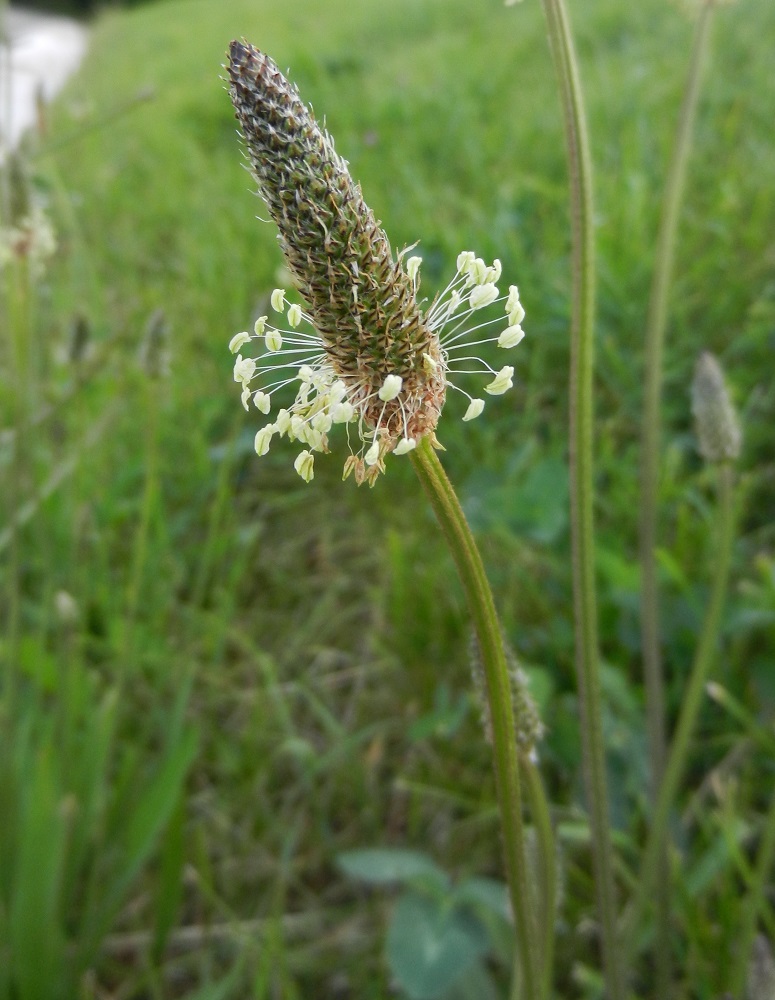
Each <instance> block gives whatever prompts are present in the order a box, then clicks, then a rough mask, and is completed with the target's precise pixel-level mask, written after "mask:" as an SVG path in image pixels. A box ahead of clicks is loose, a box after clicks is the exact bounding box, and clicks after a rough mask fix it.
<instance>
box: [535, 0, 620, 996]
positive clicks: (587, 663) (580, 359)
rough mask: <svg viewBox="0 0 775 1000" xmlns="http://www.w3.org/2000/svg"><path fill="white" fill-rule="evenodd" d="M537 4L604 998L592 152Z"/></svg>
mask: <svg viewBox="0 0 775 1000" xmlns="http://www.w3.org/2000/svg"><path fill="white" fill-rule="evenodd" d="M543 7H544V13H545V15H546V23H547V27H548V33H549V45H550V48H551V51H552V57H553V59H554V65H555V71H556V73H557V80H558V85H559V91H560V98H561V103H562V108H563V116H564V120H565V132H566V141H567V153H568V171H569V176H570V194H571V226H572V256H573V324H572V331H571V370H570V478H571V534H572V554H573V555H572V557H573V605H574V618H575V624H576V675H577V678H578V687H579V704H580V709H581V719H582V727H581V735H582V745H583V753H584V783H585V787H586V795H587V800H588V808H589V813H590V824H591V833H592V853H593V862H594V867H595V885H596V889H597V903H598V911H599V914H600V924H601V930H602V939H603V962H604V966H605V979H606V987H607V991H608V996H609V997H610V1000H621V998H622V997H623V996H624V978H623V974H622V970H621V966H620V961H621V959H620V954H619V950H618V946H617V933H616V899H615V890H614V876H613V850H612V846H611V832H610V829H609V813H608V790H607V783H606V773H605V746H604V741H603V726H602V713H601V694H600V672H599V664H598V636H597V603H596V595H595V579H594V519H593V510H592V505H593V501H594V491H593V475H592V473H593V449H592V436H593V419H594V414H593V385H592V378H593V371H594V320H595V245H594V210H593V201H592V158H591V155H590V150H589V139H588V136H587V123H586V115H585V112H584V100H583V95H582V91H581V82H580V79H579V73H578V67H577V63H576V55H575V52H574V48H573V38H572V35H571V29H570V24H569V21H568V16H567V13H566V11H565V6H564V4H563V2H562V0H543Z"/></svg>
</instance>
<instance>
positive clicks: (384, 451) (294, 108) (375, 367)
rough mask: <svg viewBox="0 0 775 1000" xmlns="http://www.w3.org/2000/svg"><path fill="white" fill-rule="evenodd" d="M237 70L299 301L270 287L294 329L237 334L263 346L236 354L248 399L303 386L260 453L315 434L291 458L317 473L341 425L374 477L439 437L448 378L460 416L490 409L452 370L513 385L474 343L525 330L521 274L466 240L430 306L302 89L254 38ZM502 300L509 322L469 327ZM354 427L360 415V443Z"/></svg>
mask: <svg viewBox="0 0 775 1000" xmlns="http://www.w3.org/2000/svg"><path fill="white" fill-rule="evenodd" d="M228 74H229V82H230V95H231V99H232V103H233V104H234V108H235V110H236V115H237V119H238V121H239V124H240V127H241V130H242V133H243V136H244V139H245V145H246V148H247V154H248V158H249V160H250V165H251V169H252V173H253V176H254V177H255V179H256V182H257V184H258V190H259V194H260V195H261V197H262V198H263V199H264V201H265V202H266V206H267V209H268V211H269V214H270V216H271V217H272V220H273V221H274V222H275V224H276V225H277V227H278V229H279V236H278V239H279V243H280V247H281V249H282V251H283V254H284V255H285V259H286V262H287V265H288V269H289V271H290V274H291V277H292V280H293V284H294V285H295V288H296V289H297V290H298V293H299V295H300V296H301V298H302V300H303V303H304V305H303V306H302V305H300V304H298V303H289V302H288V300H287V298H286V290H285V289H279V288H278V289H275V291H274V292H273V294H272V298H271V306H272V309H273V311H274V312H276V313H277V314H279V315H282V316H284V317H285V320H286V322H287V328H284V329H281V328H279V327H277V326H273V325H271V324H270V323H269V317H268V316H261V317H260V318H259V319H258V320H257V322H256V324H255V326H254V329H253V331H252V333H248V332H244V333H238V334H237V335H236V336H234V337H233V338H232V340H231V343H230V345H229V346H230V349H231V350H232V352H233V353H237V352H238V351H241V350H242V349H243V348H244V347H245V345H246V344H248V343H252V342H257V344H258V345H259V349H260V351H261V353H260V354H259V356H258V357H257V358H252V357H243V355H242V353H240V354H239V355H238V357H237V360H236V362H235V366H234V380H235V381H236V382H238V383H240V384H241V386H242V403H243V405H244V406H245V408H246V409H248V408H249V405H250V401H251V400H252V402H253V405H254V406H255V407H256V408H257V409H258V410H259V412H261V413H264V414H269V413H270V412H271V411H272V402H273V401H272V396H273V395H274V393H275V392H277V391H282V390H284V389H286V387H288V386H294V387H295V389H296V394H295V399H294V401H293V403H292V404H291V405H290V406H289V407H288V408H285V409H280V410H278V411H277V413H276V416H275V418H274V420H273V421H272V422H270V423H268V424H266V425H265V426H264V427H262V428H261V429H260V430H259V431H258V433H257V434H256V442H255V446H256V451H257V453H258V454H259V455H263V454H266V452H267V451H268V450H269V446H270V444H271V441H272V438H273V437H274V435H275V434H277V435H278V436H283V435H285V436H287V437H288V438H289V439H290V440H294V441H300V442H301V443H302V444H304V445H307V449H306V450H304V451H302V452H301V453H300V454H299V455H298V456H297V458H296V461H295V468H296V471H297V472H298V473H299V475H300V476H301V477H302V478H303V479H305V480H306V481H307V482H309V480H310V479H312V477H313V474H314V455H313V453H314V452H327V451H328V450H329V443H328V438H329V433H330V432H331V430H332V428H333V427H334V426H335V425H336V424H345V425H347V431H348V434H347V436H348V441H350V456H349V457H348V459H347V461H346V462H345V467H344V474H345V477H346V476H347V475H349V474H350V473H354V474H355V479H356V480H357V482H359V483H361V482H363V481H364V480H366V481H368V482H369V483H371V484H373V483H374V480H375V479H376V477H377V476H378V475H379V473H380V472H382V471H384V459H385V456H386V455H388V454H389V453H390V452H393V454H395V455H402V454H406V453H407V452H409V451H411V450H412V449H413V448H415V447H416V445H417V442H418V441H419V440H420V439H421V438H423V437H425V436H430V440H431V441H432V443H434V444H436V436H435V429H436V425H437V423H438V420H439V416H440V415H441V411H442V408H443V406H444V402H445V398H446V393H447V389H448V388H449V387H452V388H454V389H457V390H459V391H460V392H462V393H463V394H464V395H465V396H467V397H468V399H469V405H468V408H467V410H466V413H465V416H464V417H463V419H464V420H472V419H474V418H475V417H477V416H479V414H480V413H481V412H482V410H483V409H484V400H483V399H480V398H474V397H473V396H471V395H469V393H467V392H465V390H463V389H462V388H460V387H459V386H458V385H456V384H455V383H454V382H453V381H452V376H453V375H456V374H484V375H486V376H489V377H490V379H491V380H490V381H489V383H488V384H487V385H485V386H484V390H485V392H487V393H489V394H490V395H501V394H503V393H504V392H506V391H507V390H508V389H510V388H511V386H512V384H513V382H512V377H513V375H514V369H513V367H512V366H510V365H505V366H503V367H502V368H500V370H497V371H496V369H494V368H493V367H491V366H490V365H489V364H488V363H487V362H486V361H484V360H482V359H481V358H479V357H474V356H471V355H470V354H469V353H466V352H468V350H469V349H470V348H471V347H472V346H475V345H479V344H484V343H489V342H495V343H497V344H498V345H499V346H500V347H502V348H504V349H508V348H511V347H515V346H516V345H517V344H518V343H519V342H520V341H521V340H522V337H523V336H524V334H523V331H522V327H521V323H522V320H523V318H524V315H525V311H524V309H523V308H522V304H521V302H520V300H519V292H518V290H517V287H516V286H515V285H512V286H510V288H509V292H508V294H507V295H503V296H501V295H500V293H499V290H498V286H497V282H498V280H499V278H500V274H501V266H500V262H499V261H497V260H496V261H494V262H493V264H492V265H490V266H488V265H486V264H485V263H484V261H483V260H481V259H480V258H477V257H476V256H475V254H474V253H472V252H470V251H464V252H463V253H461V254H460V255H459V257H458V260H457V272H456V274H455V277H454V278H453V279H452V281H451V282H450V283H449V285H447V287H446V288H445V289H444V291H443V292H441V293H440V294H439V295H437V296H436V297H435V298H434V299H433V302H432V303H431V304H430V306H429V307H428V308H427V309H423V305H424V302H420V301H418V298H417V293H418V290H419V270H420V265H421V258H420V257H416V256H415V257H408V259H406V260H405V258H406V256H407V251H402V252H401V253H399V254H397V255H394V254H393V251H392V249H391V246H390V242H389V240H388V238H387V236H386V234H385V232H384V231H383V230H382V228H381V226H380V224H379V222H378V221H377V220H376V219H375V217H374V213H373V212H372V211H371V209H370V208H369V207H368V206H367V205H366V203H365V202H364V200H363V195H362V194H361V189H360V187H359V186H358V185H357V184H355V183H354V181H353V179H352V178H351V176H350V173H349V171H348V169H347V164H346V162H345V161H344V160H343V159H342V158H341V157H340V156H339V155H338V153H337V152H336V150H335V149H334V143H333V139H332V138H331V136H330V135H328V133H327V132H325V131H324V130H322V129H321V128H320V127H319V126H318V124H317V122H316V121H315V118H314V116H313V114H312V112H311V111H310V109H309V108H307V107H306V105H305V104H303V102H302V101H301V98H300V97H299V93H298V91H297V89H296V88H295V87H294V86H293V85H292V84H290V83H289V82H288V81H287V80H286V79H285V77H284V76H283V75H282V73H281V72H280V71H279V69H278V68H277V66H276V65H275V64H274V63H273V62H272V60H271V59H269V57H268V56H266V55H264V54H263V53H262V52H260V51H259V50H258V49H256V48H254V47H253V46H252V45H249V44H248V43H246V42H238V41H234V42H232V43H231V46H230V48H229V64H228ZM494 303H505V308H504V311H505V313H506V321H505V323H504V320H503V318H500V319H492V320H489V321H486V322H482V323H479V322H475V323H474V324H473V325H471V323H470V319H471V316H472V315H473V314H474V313H476V312H478V311H479V310H481V309H485V308H486V307H488V306H490V305H492V304H494ZM501 317H502V314H501ZM493 323H498V324H500V325H501V326H504V329H503V330H502V331H501V332H500V334H498V335H496V336H492V337H487V336H484V337H477V338H476V339H474V340H473V341H472V340H471V339H470V335H471V334H479V333H480V332H481V331H482V330H483V329H485V328H486V327H489V326H491V325H492V324H493ZM461 352H462V353H461ZM350 425H355V426H356V427H357V432H356V433H357V441H358V444H357V445H356V448H357V450H354V448H353V444H352V437H351V434H350Z"/></svg>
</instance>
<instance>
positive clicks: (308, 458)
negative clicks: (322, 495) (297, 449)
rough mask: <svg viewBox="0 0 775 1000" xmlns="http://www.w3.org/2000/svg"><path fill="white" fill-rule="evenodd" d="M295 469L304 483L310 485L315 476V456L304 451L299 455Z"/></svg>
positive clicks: (294, 464)
mask: <svg viewBox="0 0 775 1000" xmlns="http://www.w3.org/2000/svg"><path fill="white" fill-rule="evenodd" d="M293 467H294V469H295V470H296V471H297V472H298V474H299V475H300V476H301V478H302V479H303V480H304V482H305V483H308V482H309V481H310V480H311V479H313V478H314V476H315V456H314V455H313V454H312V452H310V451H303V452H302V453H301V454H300V455H297V457H296V461H295V462H294V463H293Z"/></svg>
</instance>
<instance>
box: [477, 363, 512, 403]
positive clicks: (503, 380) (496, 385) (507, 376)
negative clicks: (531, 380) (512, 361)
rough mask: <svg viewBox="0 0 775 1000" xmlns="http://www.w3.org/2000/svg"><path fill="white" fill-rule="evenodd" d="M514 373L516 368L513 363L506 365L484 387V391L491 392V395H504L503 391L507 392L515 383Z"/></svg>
mask: <svg viewBox="0 0 775 1000" xmlns="http://www.w3.org/2000/svg"><path fill="white" fill-rule="evenodd" d="M513 375H514V369H513V368H512V367H511V365H504V367H503V368H501V370H500V371H499V372H498V374H497V375H496V376H495V378H494V379H493V380H492V382H490V384H489V385H486V386H485V387H484V391H485V392H489V394H490V395H491V396H502V395H503V393H504V392H507V391H508V390H509V389H510V388H511V387H512V385H513V384H514V383H513V382H512V376H513Z"/></svg>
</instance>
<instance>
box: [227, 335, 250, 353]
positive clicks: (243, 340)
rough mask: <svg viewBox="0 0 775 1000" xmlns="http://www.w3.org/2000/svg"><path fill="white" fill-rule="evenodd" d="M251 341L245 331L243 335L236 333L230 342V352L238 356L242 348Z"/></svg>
mask: <svg viewBox="0 0 775 1000" xmlns="http://www.w3.org/2000/svg"><path fill="white" fill-rule="evenodd" d="M249 340H250V334H249V333H247V332H246V331H245V330H243V331H242V333H235V334H234V336H233V337H232V338H231V340H230V341H229V350H230V351H231V353H232V354H236V353H237V351H238V350H239V349H240V347H243V346H244V345H245V344H247V342H248V341H249Z"/></svg>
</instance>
